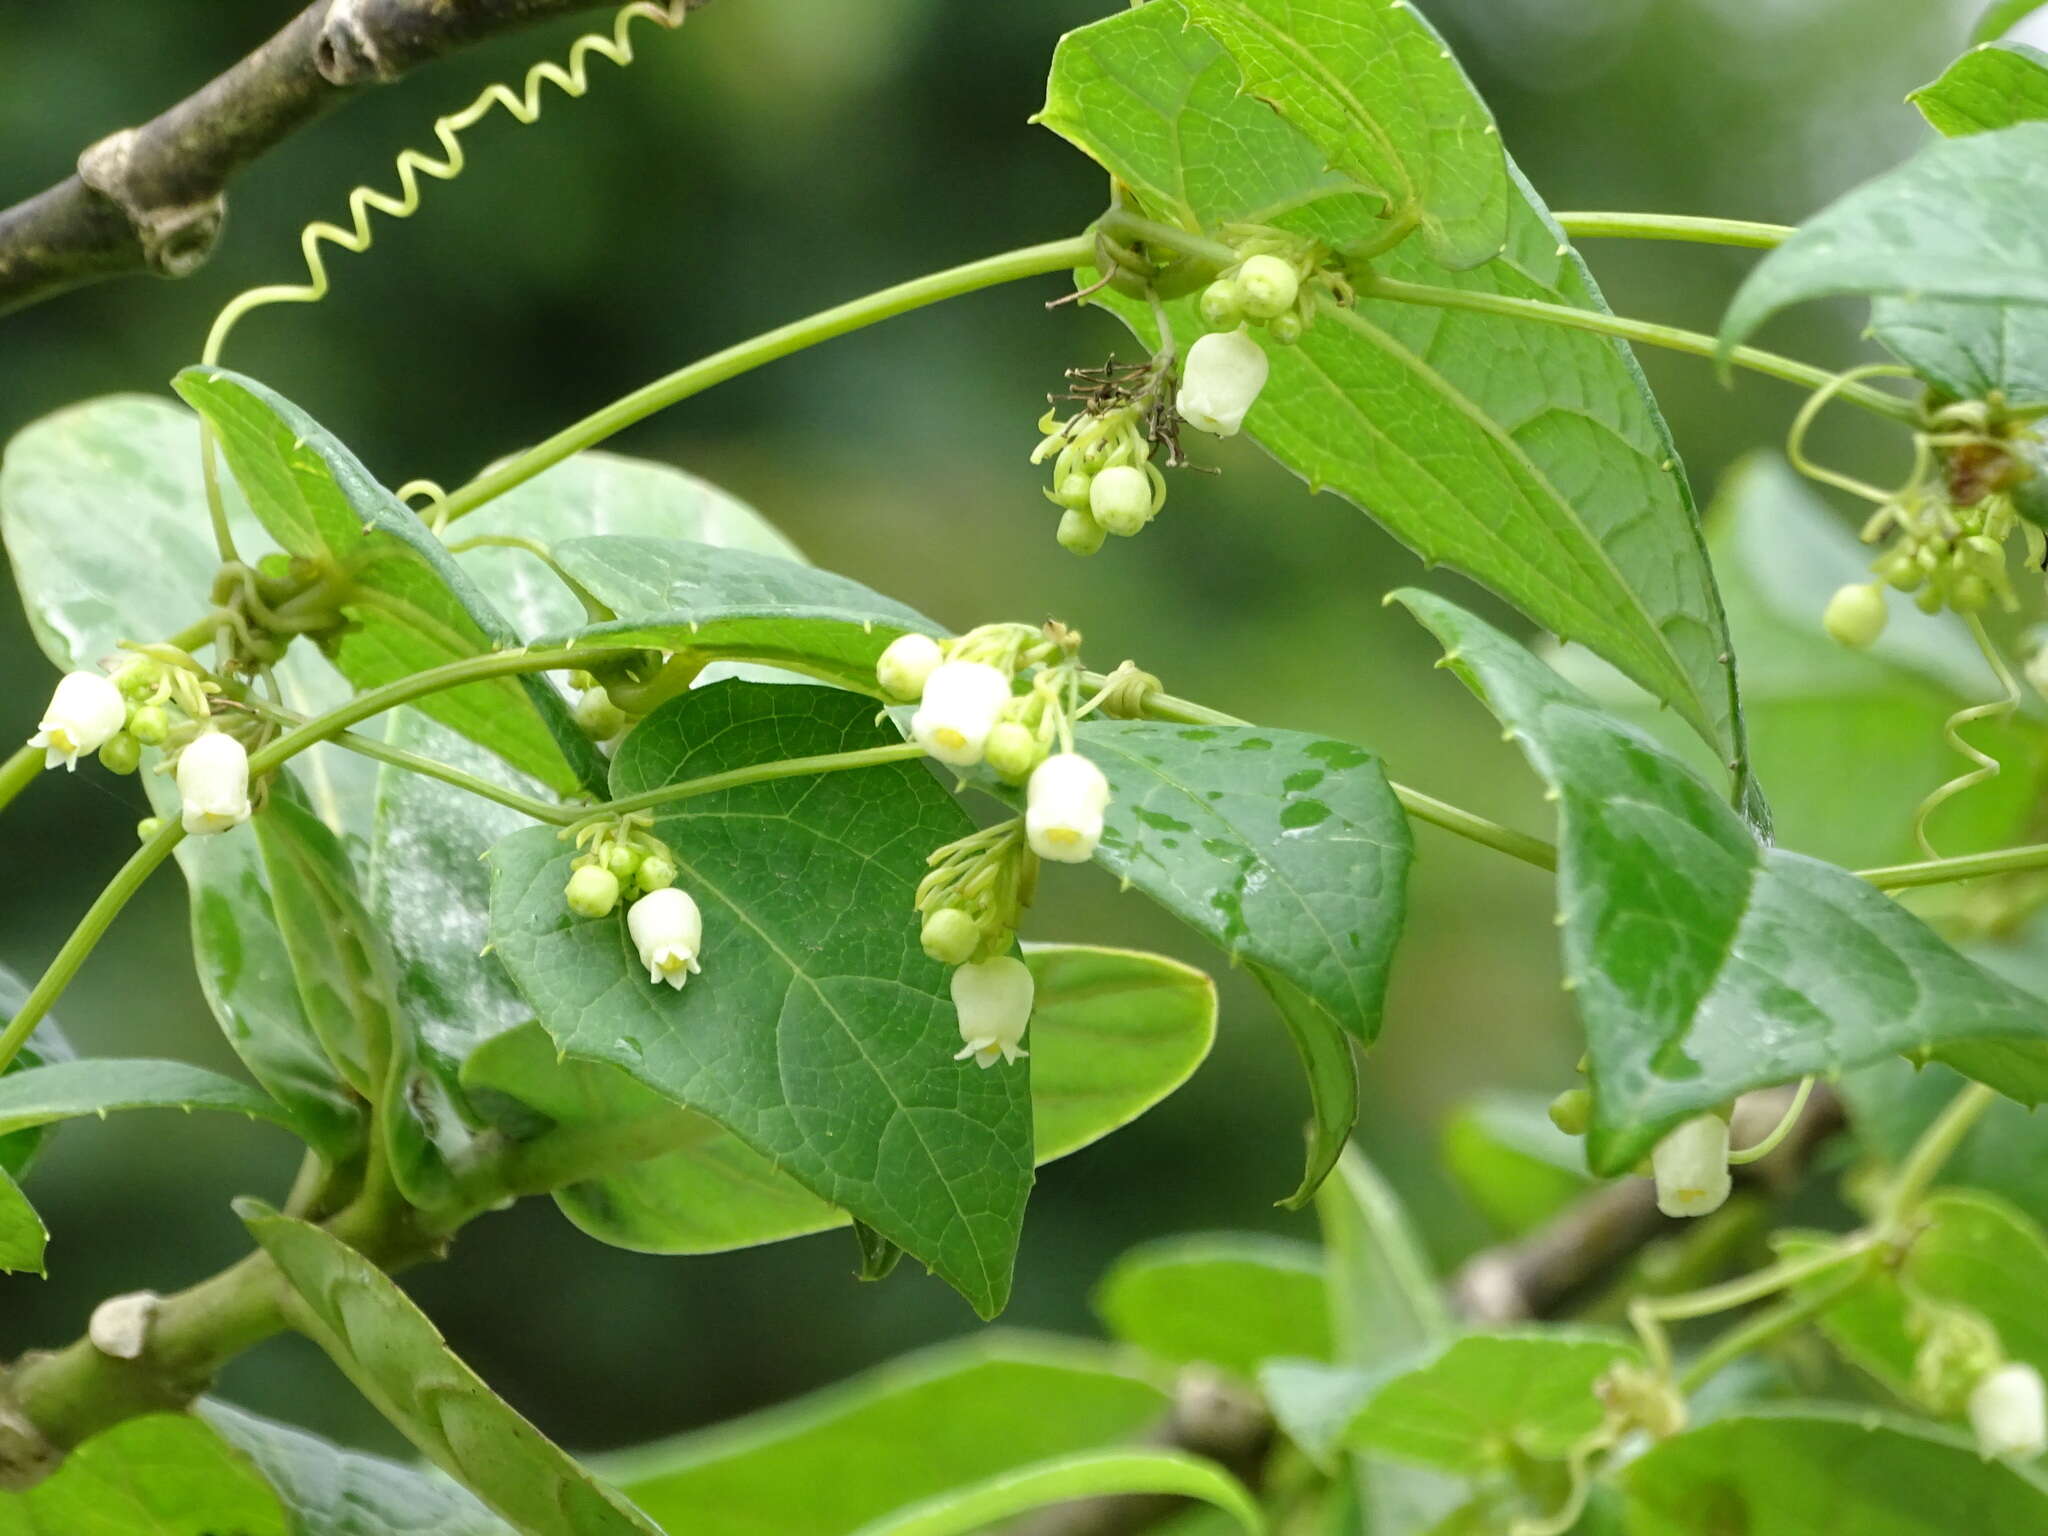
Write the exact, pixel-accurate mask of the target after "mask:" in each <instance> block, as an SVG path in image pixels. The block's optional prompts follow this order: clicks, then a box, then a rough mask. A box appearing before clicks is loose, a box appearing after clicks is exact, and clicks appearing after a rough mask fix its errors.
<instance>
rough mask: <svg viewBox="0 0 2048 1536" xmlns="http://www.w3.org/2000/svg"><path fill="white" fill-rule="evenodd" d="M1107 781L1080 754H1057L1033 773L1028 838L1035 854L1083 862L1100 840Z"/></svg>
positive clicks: (1028, 800)
mask: <svg viewBox="0 0 2048 1536" xmlns="http://www.w3.org/2000/svg"><path fill="white" fill-rule="evenodd" d="M1108 804H1109V780H1108V779H1105V778H1104V777H1103V776H1102V770H1101V769H1100V768H1098V767H1096V766H1095V765H1094V764H1093V763H1091V762H1090V761H1088V759H1087V758H1085V757H1083V756H1082V755H1081V754H1080V753H1078V752H1056V753H1054V754H1053V755H1052V756H1051V757H1048V758H1047V759H1046V760H1045V761H1044V762H1042V763H1040V764H1039V765H1038V766H1037V767H1036V768H1034V769H1033V770H1032V772H1031V782H1030V784H1029V786H1027V787H1026V789H1025V791H1024V835H1025V837H1026V838H1028V839H1029V840H1030V843H1031V851H1032V852H1033V853H1035V854H1037V855H1038V856H1039V857H1040V858H1041V859H1051V860H1053V861H1054V862H1055V863H1060V864H1085V863H1087V862H1088V860H1089V859H1090V858H1091V857H1093V856H1094V853H1095V845H1096V844H1097V843H1099V842H1101V841H1102V812H1103V810H1104V808H1105V807H1107V806H1108Z"/></svg>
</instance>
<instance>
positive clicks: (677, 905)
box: [626, 885, 704, 989]
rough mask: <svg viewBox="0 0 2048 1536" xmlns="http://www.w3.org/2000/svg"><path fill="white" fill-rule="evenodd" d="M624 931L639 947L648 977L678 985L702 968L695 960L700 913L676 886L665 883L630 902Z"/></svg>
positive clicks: (701, 921)
mask: <svg viewBox="0 0 2048 1536" xmlns="http://www.w3.org/2000/svg"><path fill="white" fill-rule="evenodd" d="M626 932H627V933H628V934H629V935H631V937H632V940H633V947H634V948H635V949H637V950H639V951H640V963H641V964H642V965H644V966H646V967H647V979H648V980H649V981H654V982H662V981H665V982H667V983H668V984H669V985H670V986H672V987H676V988H678V989H680V988H681V987H682V985H683V983H684V982H686V981H688V980H689V979H690V978H691V977H692V976H695V975H697V974H698V973H699V972H701V971H702V970H703V969H704V967H703V966H702V965H700V964H698V962H697V955H698V953H699V951H701V950H702V949H703V947H704V915H703V914H702V913H701V912H699V911H698V910H697V903H696V902H694V901H692V900H691V899H690V896H689V893H688V892H686V891H684V890H683V889H681V888H680V887H678V886H673V885H665V886H663V887H662V888H661V889H660V890H658V891H649V892H648V893H647V894H646V895H645V896H642V897H641V898H640V899H639V900H638V901H636V902H634V903H633V905H632V906H631V907H630V908H628V909H627V911H626Z"/></svg>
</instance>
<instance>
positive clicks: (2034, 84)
mask: <svg viewBox="0 0 2048 1536" xmlns="http://www.w3.org/2000/svg"><path fill="white" fill-rule="evenodd" d="M1906 99H1907V100H1908V101H1910V102H1912V103H1913V105H1914V106H1916V107H1918V108H1919V109H1920V114H1921V116H1923V117H1925V118H1926V119H1927V121H1928V122H1930V123H1932V124H1933V125H1934V129H1935V131H1936V132H1937V133H1940V134H1942V135H1944V136H1945V137H1947V138H1951V139H1959V138H1962V137H1963V136H1964V135H1965V134H1972V133H1988V132H1990V131H1991V130H1992V129H1994V128H2010V127H2011V126H2012V125H2013V124H2014V123H2026V122H2033V121H2035V120H2037V119H2040V118H2048V54H2043V53H2042V52H2041V50H2040V49H2038V48H2029V47H2028V46H2027V45H2026V44H2025V43H1984V44H1981V45H1980V46H1978V47H1975V48H1972V49H1971V50H1970V51H1969V52H1968V53H1966V54H1964V55H1963V56H1962V57H1961V58H1959V59H1957V60H1956V61H1955V63H1953V64H1951V65H1949V67H1948V68H1947V69H1945V70H1943V71H1942V72H1941V77H1940V78H1939V79H1937V80H1934V81H1932V82H1931V83H1929V84H1927V85H1923V86H1921V87H1920V89H1919V90H1917V91H1915V92H1913V93H1912V95H1910V96H1908V97H1907V98H1906Z"/></svg>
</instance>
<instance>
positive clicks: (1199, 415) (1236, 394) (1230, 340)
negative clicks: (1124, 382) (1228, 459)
mask: <svg viewBox="0 0 2048 1536" xmlns="http://www.w3.org/2000/svg"><path fill="white" fill-rule="evenodd" d="M1269 369H1270V365H1269V364H1268V362H1267V361H1266V349H1265V348H1264V347H1261V346H1260V345H1259V344H1258V343H1257V342H1256V341H1254V340H1252V335H1251V332H1250V331H1248V330H1247V329H1245V327H1243V326H1239V327H1238V328H1237V329H1236V330H1234V331H1211V332H1210V333H1209V334H1208V335H1206V336H1203V337H1201V338H1200V339H1199V340H1197V341H1196V342H1195V344H1194V345H1193V346H1191V347H1189V348H1188V361H1187V367H1186V368H1185V369H1183V370H1182V372H1181V376H1180V394H1179V396H1178V397H1177V398H1176V399H1175V401H1174V408H1175V409H1176V410H1178V411H1179V412H1180V414H1181V419H1182V420H1183V421H1185V422H1186V423H1187V424H1188V425H1189V426H1191V427H1195V428H1198V429H1199V430H1201V431H1203V432H1213V433H1214V434H1215V435H1216V436H1218V437H1232V436H1235V435H1236V433H1237V430H1238V428H1239V427H1241V426H1243V425H1244V413H1245V412H1246V411H1248V410H1250V409H1251V408H1252V402H1253V401H1255V400H1257V399H1258V398H1259V391H1260V390H1262V389H1264V388H1265V387H1266V374H1267V372H1268V371H1269Z"/></svg>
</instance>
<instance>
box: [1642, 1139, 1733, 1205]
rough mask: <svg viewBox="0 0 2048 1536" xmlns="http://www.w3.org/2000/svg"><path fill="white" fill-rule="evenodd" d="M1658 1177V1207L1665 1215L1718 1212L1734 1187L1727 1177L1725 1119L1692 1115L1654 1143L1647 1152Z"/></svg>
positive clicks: (1651, 1167) (1651, 1168)
mask: <svg viewBox="0 0 2048 1536" xmlns="http://www.w3.org/2000/svg"><path fill="white" fill-rule="evenodd" d="M1650 1171H1651V1173H1652V1175H1653V1176H1654V1177H1655V1178H1656V1180H1657V1209H1658V1210H1660V1211H1662V1212H1663V1213H1664V1214H1665V1215H1666V1216H1706V1215H1710V1214H1712V1213H1713V1212H1715V1211H1718V1210H1719V1209H1720V1208H1721V1207H1722V1205H1723V1204H1725V1203H1726V1201H1727V1199H1728V1192H1729V1190H1730V1189H1731V1188H1732V1187H1733V1186H1732V1184H1731V1183H1730V1180H1729V1177H1728V1122H1727V1121H1726V1120H1723V1119H1722V1118H1721V1117H1720V1116H1719V1115H1695V1116H1694V1117H1693V1118H1692V1119H1690V1120H1688V1121H1686V1122H1685V1124H1683V1125H1681V1126H1680V1127H1679V1128H1678V1129H1677V1130H1675V1131H1672V1132H1671V1133H1670V1134H1669V1135H1667V1136H1666V1137H1665V1138H1664V1139H1663V1140H1662V1141H1660V1142H1658V1143H1657V1147H1656V1150H1655V1151H1654V1152H1652V1153H1651V1154H1650Z"/></svg>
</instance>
